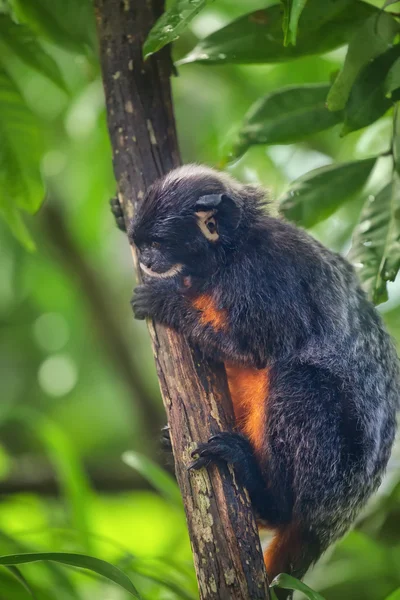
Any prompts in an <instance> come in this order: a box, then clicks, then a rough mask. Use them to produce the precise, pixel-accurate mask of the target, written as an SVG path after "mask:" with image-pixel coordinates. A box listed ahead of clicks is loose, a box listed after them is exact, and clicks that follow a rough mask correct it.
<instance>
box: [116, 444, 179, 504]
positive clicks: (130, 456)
mask: <svg viewBox="0 0 400 600" xmlns="http://www.w3.org/2000/svg"><path fill="white" fill-rule="evenodd" d="M122 460H123V461H124V463H125V464H127V465H128V466H129V467H132V469H135V470H136V471H138V473H140V474H141V475H142V476H143V477H145V479H147V481H148V482H149V483H151V485H152V486H154V487H155V488H156V489H157V490H158V491H159V492H160V494H162V495H163V496H164V497H165V498H166V499H167V500H168V501H169V502H171V504H174V505H175V506H177V507H179V508H180V509H181V508H182V497H181V494H180V491H179V488H178V486H177V484H176V483H175V481H174V480H173V479H172V477H171V476H170V475H169V474H168V473H167V472H166V471H164V470H163V469H161V468H160V467H159V466H158V465H157V464H156V463H154V462H153V461H151V460H150V459H148V458H147V457H146V456H143V455H142V454H139V453H138V452H132V451H130V452H124V454H123V455H122Z"/></svg>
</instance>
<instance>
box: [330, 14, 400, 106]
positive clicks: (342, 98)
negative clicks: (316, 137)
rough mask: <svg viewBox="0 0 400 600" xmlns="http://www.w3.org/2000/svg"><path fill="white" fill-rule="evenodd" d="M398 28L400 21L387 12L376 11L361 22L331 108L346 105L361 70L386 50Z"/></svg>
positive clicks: (338, 80) (333, 94) (335, 90)
mask: <svg viewBox="0 0 400 600" xmlns="http://www.w3.org/2000/svg"><path fill="white" fill-rule="evenodd" d="M398 31H399V24H398V23H397V21H396V20H395V19H394V18H393V17H392V16H391V15H388V14H386V13H382V14H374V15H372V16H371V17H369V19H367V20H366V21H365V22H364V23H362V24H361V25H360V27H359V28H358V29H357V30H356V31H355V33H354V35H353V36H352V38H351V40H350V43H349V48H348V50H347V54H346V59H345V61H344V65H343V67H342V69H341V70H340V72H339V74H338V76H337V77H336V79H335V82H334V84H333V85H332V88H331V90H330V92H329V94H328V98H327V103H328V108H329V110H334V111H335V110H342V109H343V108H344V107H345V105H346V102H347V99H348V97H349V94H350V90H351V87H352V85H353V83H354V81H355V79H356V77H357V75H358V73H359V72H360V70H361V69H362V68H363V67H364V66H365V65H366V64H367V63H368V62H369V61H370V60H371V59H372V58H375V57H376V56H378V55H379V54H382V53H383V52H385V50H386V49H387V48H388V47H389V46H390V43H391V42H392V41H393V38H394V36H395V35H396V33H397V32H398ZM366 40H368V43H366Z"/></svg>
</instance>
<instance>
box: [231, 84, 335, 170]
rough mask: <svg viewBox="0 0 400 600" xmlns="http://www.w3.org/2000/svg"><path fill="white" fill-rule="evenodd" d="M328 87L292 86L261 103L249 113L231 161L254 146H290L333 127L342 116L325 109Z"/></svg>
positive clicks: (322, 85) (232, 152)
mask: <svg viewBox="0 0 400 600" xmlns="http://www.w3.org/2000/svg"><path fill="white" fill-rule="evenodd" d="M328 90H329V85H328V84H310V85H302V86H290V87H286V88H283V89H281V90H277V91H276V92H272V93H271V94H268V95H267V96H264V97H263V98H261V99H260V100H258V101H257V102H256V103H255V104H254V105H253V106H252V107H251V108H250V110H249V112H248V113H247V115H246V117H245V119H244V122H243V125H242V126H241V128H240V130H239V132H238V138H237V141H236V142H235V143H234V147H233V149H232V151H231V153H230V156H229V158H230V159H235V158H238V157H239V156H241V155H242V154H244V152H245V151H246V150H247V149H248V148H249V147H250V146H253V145H255V144H290V143H293V142H296V141H299V140H302V139H304V137H306V136H308V135H311V134H313V133H316V132H317V131H323V130H324V129H328V128H329V127H333V125H336V124H337V123H339V122H340V121H341V120H342V118H343V114H342V113H341V112H339V113H332V112H330V111H329V110H328V109H327V108H326V106H325V100H326V95H327V93H328Z"/></svg>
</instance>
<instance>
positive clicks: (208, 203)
mask: <svg viewBox="0 0 400 600" xmlns="http://www.w3.org/2000/svg"><path fill="white" fill-rule="evenodd" d="M224 196H225V194H209V195H208V196H200V198H199V199H198V200H197V202H196V204H195V209H196V211H198V210H212V209H213V208H218V207H219V205H220V204H221V202H222V198H223V197H224Z"/></svg>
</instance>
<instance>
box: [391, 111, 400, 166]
mask: <svg viewBox="0 0 400 600" xmlns="http://www.w3.org/2000/svg"><path fill="white" fill-rule="evenodd" d="M392 152H393V166H394V168H395V170H396V171H397V173H399V174H400V106H399V103H398V102H397V103H396V105H395V108H394V111H393V142H392Z"/></svg>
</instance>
